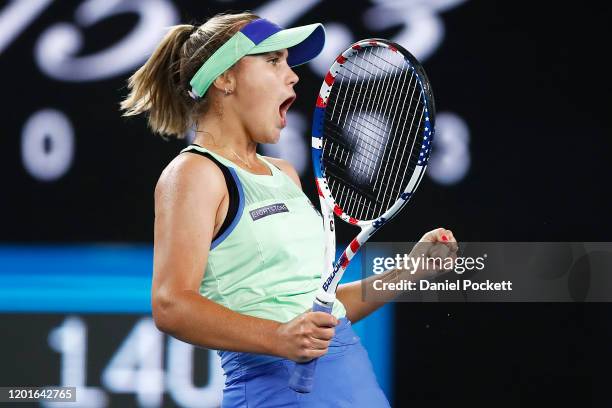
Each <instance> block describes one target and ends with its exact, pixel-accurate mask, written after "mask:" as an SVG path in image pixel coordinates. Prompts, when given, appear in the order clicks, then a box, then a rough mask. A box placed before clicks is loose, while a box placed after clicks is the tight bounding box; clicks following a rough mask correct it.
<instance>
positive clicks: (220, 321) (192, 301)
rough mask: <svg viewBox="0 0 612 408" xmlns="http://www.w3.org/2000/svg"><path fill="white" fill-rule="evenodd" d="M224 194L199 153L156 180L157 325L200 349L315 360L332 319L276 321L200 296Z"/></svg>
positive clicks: (220, 177) (221, 184)
mask: <svg viewBox="0 0 612 408" xmlns="http://www.w3.org/2000/svg"><path fill="white" fill-rule="evenodd" d="M226 194H227V189H226V186H225V180H224V178H223V174H222V173H221V171H220V170H219V169H218V168H217V167H216V165H215V164H213V163H212V162H211V161H209V160H207V159H203V158H201V157H198V156H187V157H180V156H179V158H177V159H175V160H174V161H173V162H172V163H171V164H170V165H169V166H168V168H167V169H166V170H165V171H164V173H163V174H162V176H161V177H160V180H159V182H158V185H157V187H156V190H155V247H154V271H153V285H152V308H153V318H154V320H155V323H156V325H157V327H158V328H159V329H160V330H161V331H164V332H166V333H168V334H170V335H172V336H174V337H176V338H178V339H180V340H183V341H185V342H188V343H191V344H195V345H198V346H201V347H207V348H214V349H221V350H234V351H243V352H253V353H261V354H272V355H278V356H282V357H286V358H291V359H293V360H296V361H305V360H309V359H311V358H314V357H319V356H320V355H322V354H324V353H325V352H326V351H327V346H328V343H329V339H331V337H332V336H333V330H334V329H333V326H335V324H336V323H337V322H336V321H335V318H333V317H332V318H330V317H329V316H325V315H324V314H320V313H306V314H302V315H300V316H298V317H296V318H295V319H293V320H291V321H290V322H287V323H284V324H282V323H279V322H275V321H272V320H266V319H260V318H255V317H251V316H246V315H242V314H240V313H236V312H234V311H232V310H230V309H228V308H226V307H223V306H221V305H219V304H217V303H215V302H213V301H211V300H209V299H206V298H205V297H203V296H201V295H200V294H199V287H200V283H201V281H202V279H203V275H204V271H205V268H206V262H207V259H208V253H209V248H210V244H211V240H212V236H213V231H214V229H215V218H216V214H217V210H218V208H219V205H220V204H221V202H222V200H223V199H224V196H225V195H226Z"/></svg>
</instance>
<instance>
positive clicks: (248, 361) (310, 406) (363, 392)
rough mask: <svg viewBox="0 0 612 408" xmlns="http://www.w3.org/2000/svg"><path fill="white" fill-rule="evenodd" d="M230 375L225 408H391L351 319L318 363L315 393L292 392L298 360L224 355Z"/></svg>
mask: <svg viewBox="0 0 612 408" xmlns="http://www.w3.org/2000/svg"><path fill="white" fill-rule="evenodd" d="M219 354H220V355H221V364H222V365H223V370H224V371H225V375H226V380H225V389H224V390H223V402H222V404H221V407H222V408H239V407H240V408H241V407H245V408H246V407H249V408H253V407H266V408H267V407H271V408H272V407H306V408H315V407H316V408H320V407H334V408H339V407H351V408H361V407H363V408H366V407H367V408H377V407H389V402H388V401H387V398H386V397H385V394H384V393H383V392H382V390H381V389H380V386H379V385H378V382H377V381H376V377H375V376H374V371H373V369H372V364H371V363H370V359H369V357H368V353H367V352H366V350H365V349H364V348H363V346H362V345H361V342H360V340H359V337H358V336H357V335H356V334H355V332H354V331H353V328H352V327H351V323H350V321H349V320H347V319H344V318H343V319H340V324H338V326H336V334H335V336H334V338H333V339H332V341H331V342H330V347H329V351H328V353H327V354H325V355H324V356H323V357H321V358H320V359H319V361H318V363H317V371H316V377H315V382H314V387H313V390H312V392H311V393H309V394H300V393H297V392H295V391H293V390H292V389H290V388H289V386H288V382H289V377H290V375H291V373H292V372H293V369H294V367H295V364H296V363H295V362H293V361H291V360H287V359H283V358H279V357H273V356H264V355H260V354H251V353H238V352H230V351H222V352H219Z"/></svg>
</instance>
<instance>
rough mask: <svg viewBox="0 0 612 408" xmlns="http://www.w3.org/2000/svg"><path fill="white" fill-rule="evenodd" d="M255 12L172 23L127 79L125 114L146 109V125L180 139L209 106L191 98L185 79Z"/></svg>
mask: <svg viewBox="0 0 612 408" xmlns="http://www.w3.org/2000/svg"><path fill="white" fill-rule="evenodd" d="M257 18H259V17H258V16H256V15H254V14H252V13H249V12H245V13H239V14H217V15H216V16H214V17H212V18H211V19H209V20H208V21H207V22H206V23H204V24H202V25H201V26H199V27H197V26H192V25H190V24H181V25H176V26H173V27H170V29H169V31H168V32H167V33H166V35H165V36H164V38H163V39H162V41H161V43H160V44H159V45H158V46H157V49H155V51H154V52H153V54H152V55H151V57H149V59H148V60H147V62H146V63H145V64H144V65H143V66H142V67H140V68H139V69H138V70H137V71H136V72H135V73H134V74H133V75H132V76H131V77H130V78H129V79H128V89H129V91H130V92H129V95H128V96H127V97H126V98H125V99H124V100H123V101H122V102H121V105H120V107H121V110H122V111H123V116H134V115H139V114H141V113H148V123H149V127H150V128H151V129H152V130H153V132H154V133H157V134H160V135H161V136H162V137H165V136H175V137H178V138H183V137H184V136H185V134H186V133H187V130H188V129H189V128H190V127H191V126H192V124H193V123H194V122H196V121H197V118H198V117H199V116H201V115H202V114H203V113H204V112H205V111H206V109H207V107H208V99H209V98H207V95H206V94H205V95H204V96H203V97H202V98H201V99H198V100H197V101H196V100H194V99H192V98H191V97H190V96H189V93H188V91H189V90H190V86H189V82H190V81H191V78H192V77H193V76H194V75H195V73H196V72H197V71H198V69H199V68H200V67H201V66H202V64H204V62H205V61H206V60H207V59H208V58H209V57H210V56H211V55H212V54H213V53H214V52H215V51H216V50H217V49H219V47H221V45H223V44H224V43H225V42H226V41H227V40H228V39H229V38H231V37H232V36H233V35H234V34H235V33H236V32H237V31H238V30H240V28H242V26H244V25H246V24H247V23H249V22H250V21H253V20H255V19H257Z"/></svg>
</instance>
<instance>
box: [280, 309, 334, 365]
mask: <svg viewBox="0 0 612 408" xmlns="http://www.w3.org/2000/svg"><path fill="white" fill-rule="evenodd" d="M337 325H338V319H336V318H335V317H334V316H333V315H331V314H328V313H324V312H310V311H308V312H305V313H302V314H301V315H299V316H297V317H296V318H294V319H293V320H290V321H288V322H287V323H283V324H281V325H280V326H279V327H278V328H277V330H276V337H277V339H278V349H279V354H280V355H281V356H283V357H285V358H288V359H290V360H293V361H296V362H298V363H304V362H307V361H310V360H312V359H314V358H318V357H321V356H322V355H324V354H325V353H327V348H328V347H329V342H330V341H331V339H332V338H333V337H334V333H335V331H336V329H335V327H336V326H337Z"/></svg>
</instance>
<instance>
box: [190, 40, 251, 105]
mask: <svg viewBox="0 0 612 408" xmlns="http://www.w3.org/2000/svg"><path fill="white" fill-rule="evenodd" d="M253 47H255V43H254V42H253V41H251V40H250V39H249V38H248V37H247V36H246V35H244V34H242V33H241V32H240V31H238V32H237V33H236V34H234V36H233V37H232V38H230V39H229V40H228V41H227V42H226V43H225V44H223V45H222V46H221V47H220V48H219V49H218V50H217V51H215V53H214V54H213V55H211V56H210V58H208V59H207V60H206V62H205V63H204V65H202V66H201V67H200V69H199V70H198V72H196V74H195V75H194V76H193V78H192V79H191V82H190V83H189V84H190V85H191V88H192V91H193V93H195V94H196V95H197V96H199V97H202V95H204V93H206V90H207V89H208V87H209V86H210V84H212V82H213V81H214V80H215V79H217V77H218V76H219V75H221V74H222V73H224V72H225V71H226V70H228V69H229V68H230V67H231V66H232V65H234V64H235V63H236V62H237V61H238V60H239V59H240V58H242V57H244V56H245V55H246V54H247V53H248V52H249V51H250V50H251V49H253Z"/></svg>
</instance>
